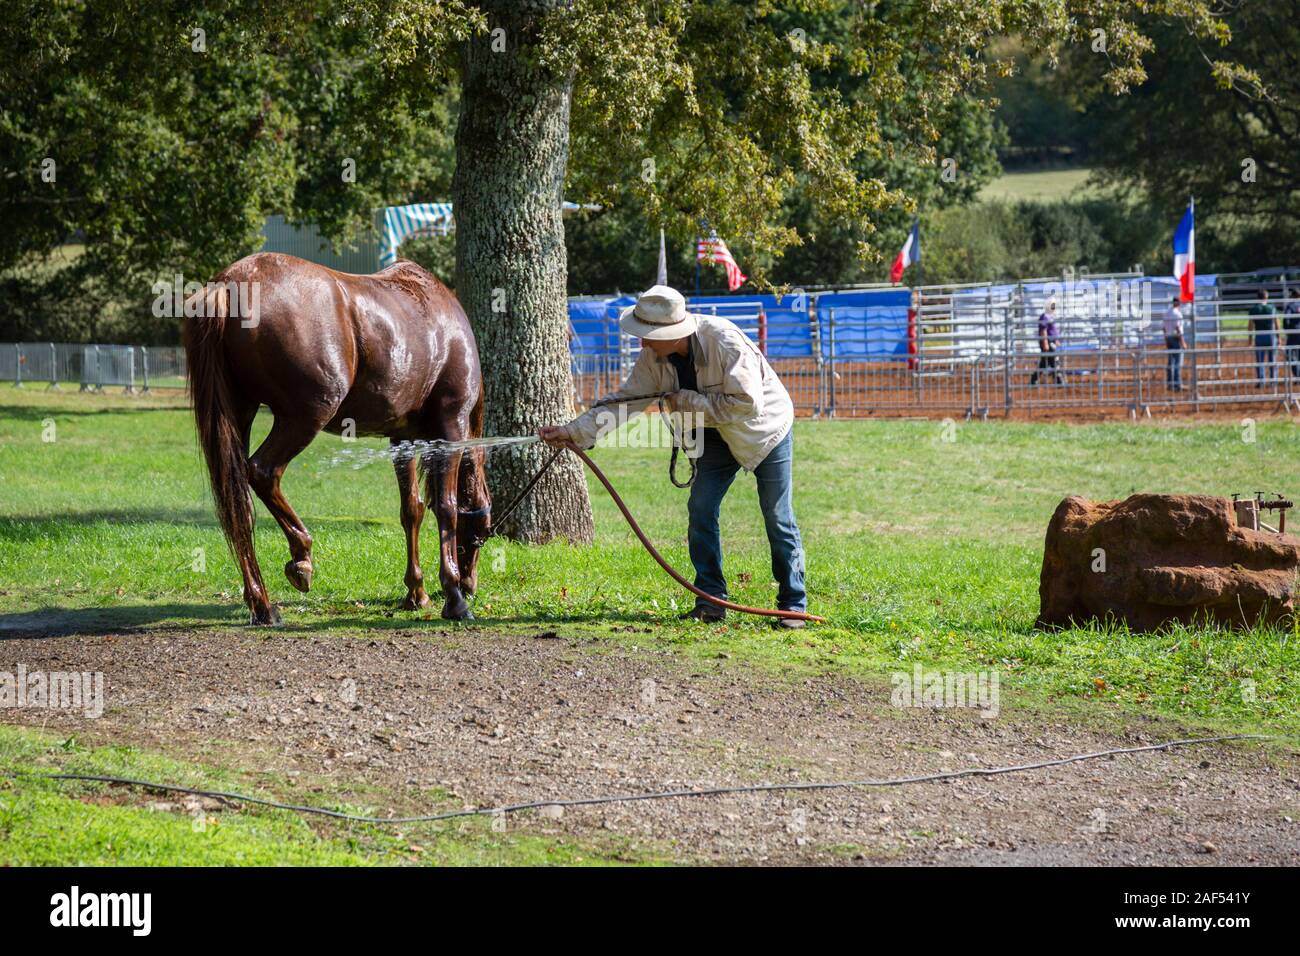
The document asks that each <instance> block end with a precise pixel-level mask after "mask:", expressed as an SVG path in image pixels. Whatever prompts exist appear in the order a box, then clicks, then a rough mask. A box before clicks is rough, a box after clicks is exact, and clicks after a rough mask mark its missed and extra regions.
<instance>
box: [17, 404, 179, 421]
mask: <svg viewBox="0 0 1300 956" xmlns="http://www.w3.org/2000/svg"><path fill="white" fill-rule="evenodd" d="M175 411H182V412H183V411H189V405H187V404H184V403H183V402H182V403H180V404H166V405H163V404H154V403H151V404H147V405H139V406H136V407H131V406H129V405H122V406H117V407H113V408H66V407H64V408H52V407H50V406H48V405H0V417H3V418H7V419H11V420H14V421H23V422H41V421H44V420H45V419H47V418H53V419H54V420H55V421H58V420H59V419H64V420H66V419H69V418H100V417H103V416H106V415H142V414H144V413H146V412H175Z"/></svg>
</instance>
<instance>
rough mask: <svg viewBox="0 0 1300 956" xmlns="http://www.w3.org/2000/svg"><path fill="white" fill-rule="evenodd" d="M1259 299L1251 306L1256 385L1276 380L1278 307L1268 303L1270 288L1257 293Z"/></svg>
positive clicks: (1259, 385)
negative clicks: (1275, 357)
mask: <svg viewBox="0 0 1300 956" xmlns="http://www.w3.org/2000/svg"><path fill="white" fill-rule="evenodd" d="M1255 298H1256V299H1257V300H1258V301H1256V303H1255V304H1254V305H1252V306H1251V307H1250V336H1251V338H1252V339H1253V340H1254V343H1255V387H1256V388H1263V387H1264V386H1265V385H1272V384H1273V382H1274V381H1275V380H1276V375H1275V372H1274V369H1273V349H1274V347H1275V346H1276V344H1277V342H1276V336H1277V309H1275V308H1273V306H1271V305H1269V303H1268V290H1267V289H1260V290H1259V292H1257V293H1255Z"/></svg>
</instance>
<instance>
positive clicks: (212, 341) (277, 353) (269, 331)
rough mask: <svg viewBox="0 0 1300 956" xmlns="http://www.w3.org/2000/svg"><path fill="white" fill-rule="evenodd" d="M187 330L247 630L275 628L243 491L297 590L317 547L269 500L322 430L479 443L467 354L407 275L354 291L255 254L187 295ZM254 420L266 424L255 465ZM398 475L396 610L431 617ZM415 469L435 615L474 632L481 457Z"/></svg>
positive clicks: (439, 304)
mask: <svg viewBox="0 0 1300 956" xmlns="http://www.w3.org/2000/svg"><path fill="white" fill-rule="evenodd" d="M196 313H197V314H196ZM185 315H186V319H185V354H186V358H187V359H188V362H189V379H190V382H189V384H190V394H191V397H192V399H193V403H194V418H195V422H196V424H197V426H198V434H199V443H200V444H201V445H202V447H203V454H204V457H205V458H206V459H207V463H208V477H209V479H210V481H211V484H212V496H213V499H214V500H215V502H216V509H217V516H218V518H219V519H220V521H221V527H222V530H223V531H224V532H225V536H226V540H227V542H229V544H230V549H231V552H232V553H233V554H234V556H235V560H236V562H238V564H239V570H240V572H241V573H242V574H243V577H244V600H245V602H246V603H247V604H248V608H249V611H250V612H251V613H252V623H254V624H278V623H279V622H280V614H279V611H278V610H277V609H276V607H275V606H274V605H273V604H272V603H271V600H270V597H269V595H268V594H267V590H266V585H265V584H264V583H263V581H262V572H261V569H260V568H259V567H258V564H257V553H256V551H255V549H254V543H253V524H254V520H255V518H254V512H253V500H252V496H251V494H250V489H251V491H254V492H256V493H257V496H258V497H259V498H261V499H262V503H263V504H264V505H266V509H267V511H269V512H270V513H271V515H272V517H274V518H275V520H276V521H277V522H278V523H279V525H280V527H281V528H282V529H283V530H284V535H285V537H286V538H287V539H288V541H289V554H290V561H289V563H288V564H286V565H285V568H284V573H285V575H286V576H287V577H288V578H289V582H290V583H291V584H292V585H293V586H294V587H296V588H297V589H298V590H300V591H306V590H307V589H308V588H310V587H311V578H312V561H311V544H312V539H311V535H310V534H309V533H308V532H307V528H306V526H305V525H304V524H303V523H302V519H300V518H299V517H298V515H297V514H295V513H294V510H293V508H292V507H290V505H289V502H288V501H286V500H285V498H284V495H283V494H282V493H281V491H280V477H281V476H282V475H283V474H284V469H285V467H286V466H287V465H288V464H289V462H290V461H292V460H293V458H294V457H295V456H296V455H297V454H298V453H299V452H301V451H302V450H303V449H304V448H306V447H307V446H308V445H309V444H310V443H311V440H312V439H313V438H315V437H316V435H317V434H318V433H319V432H321V431H330V432H334V433H342V432H344V431H345V430H346V431H349V432H350V433H352V434H356V435H385V436H387V437H388V438H389V440H390V441H391V442H392V443H393V444H397V443H399V442H401V441H406V440H418V439H425V440H445V441H460V440H463V439H468V438H478V437H480V436H481V435H482V430H483V382H482V372H481V369H480V367H479V359H478V346H477V345H476V343H475V341H474V333H473V331H472V330H471V329H470V326H469V321H468V320H467V319H466V318H465V312H464V310H463V309H461V307H460V303H459V302H457V301H456V297H455V295H453V294H452V292H451V290H450V289H448V288H447V287H446V286H444V285H443V284H442V283H441V282H439V281H438V280H437V279H435V278H434V277H433V276H431V275H430V274H429V273H427V272H425V271H424V270H423V269H421V268H420V267H419V266H417V265H416V264H415V263H413V262H406V261H403V262H399V263H397V264H396V265H393V266H389V267H388V268H387V269H384V270H383V271H382V272H379V273H377V274H375V275H368V276H363V275H349V274H347V273H344V272H335V271H334V270H332V269H327V268H325V267H324V266H319V265H316V264H314V263H311V262H306V261H304V260H302V259H296V258H294V257H293V256H285V255H278V254H275V253H258V254H256V255H252V256H248V257H247V258H244V259H240V260H239V261H238V262H236V263H235V264H234V265H232V266H230V267H229V268H227V269H226V270H225V271H223V272H222V273H221V274H220V275H218V276H217V277H216V278H215V279H214V280H213V281H212V282H211V283H209V284H208V285H207V287H206V288H205V289H204V290H203V291H201V292H199V293H197V294H196V295H194V296H192V297H191V298H190V299H189V300H188V301H187V302H186V305H185ZM261 405H266V406H268V407H269V408H270V410H271V414H272V415H273V416H274V423H273V424H272V426H271V431H270V434H268V435H267V436H266V439H265V440H264V441H263V442H262V444H261V445H260V446H259V447H258V449H257V451H256V452H254V453H253V454H252V455H250V454H249V437H250V432H251V430H252V426H253V419H254V417H256V415H257V410H258V407H259V406H261ZM394 465H395V467H396V470H397V489H398V493H399V495H400V496H401V513H402V527H403V529H405V531H406V589H407V593H406V599H405V600H404V601H403V602H402V607H404V608H407V609H413V608H420V607H426V606H428V604H429V603H430V601H429V596H428V594H426V593H425V590H424V583H423V582H424V574H423V572H422V571H421V570H420V551H419V534H420V522H421V520H422V519H423V517H424V510H425V506H424V501H422V500H421V498H420V490H419V480H418V473H417V460H416V458H414V457H408V458H404V459H401V460H397V461H395V462H394ZM424 466H425V472H426V482H427V484H426V489H425V496H426V498H427V499H428V500H430V501H432V502H433V507H434V511H435V513H436V515H437V519H438V538H439V545H440V548H439V563H440V568H439V580H440V582H441V584H442V595H443V607H442V616H443V617H445V618H453V619H462V618H469V617H472V616H473V615H472V614H471V613H470V609H469V603H468V601H467V600H466V595H470V594H473V593H474V588H475V584H476V579H477V569H478V553H479V548H480V546H481V545H482V543H483V541H484V539H485V538H486V536H487V533H488V526H489V523H490V521H491V501H490V499H489V498H488V491H487V483H486V481H485V479H484V474H483V451H482V449H476V450H474V451H471V452H464V451H461V450H456V449H452V450H449V451H446V452H438V453H436V454H430V455H426V457H425V460H424Z"/></svg>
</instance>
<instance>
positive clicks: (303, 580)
mask: <svg viewBox="0 0 1300 956" xmlns="http://www.w3.org/2000/svg"><path fill="white" fill-rule="evenodd" d="M311 575H312V567H311V562H310V561H290V562H289V563H288V564H286V565H285V566H284V576H285V577H286V578H288V579H289V583H290V584H292V585H293V586H294V587H296V588H297V589H298V590H299V591H302V592H303V593H304V594H305V593H307V592H308V591H310V590H311Z"/></svg>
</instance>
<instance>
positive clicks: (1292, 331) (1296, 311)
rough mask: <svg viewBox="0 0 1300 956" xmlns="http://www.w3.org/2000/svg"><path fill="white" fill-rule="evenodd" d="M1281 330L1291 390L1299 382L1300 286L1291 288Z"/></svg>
mask: <svg viewBox="0 0 1300 956" xmlns="http://www.w3.org/2000/svg"><path fill="white" fill-rule="evenodd" d="M1282 328H1283V329H1285V330H1286V361H1287V362H1288V363H1289V364H1290V366H1291V378H1292V385H1291V388H1292V390H1294V389H1295V384H1294V383H1295V382H1296V381H1300V286H1292V287H1291V301H1290V302H1288V303H1287V304H1286V310H1285V311H1284V312H1283V314H1282Z"/></svg>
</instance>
